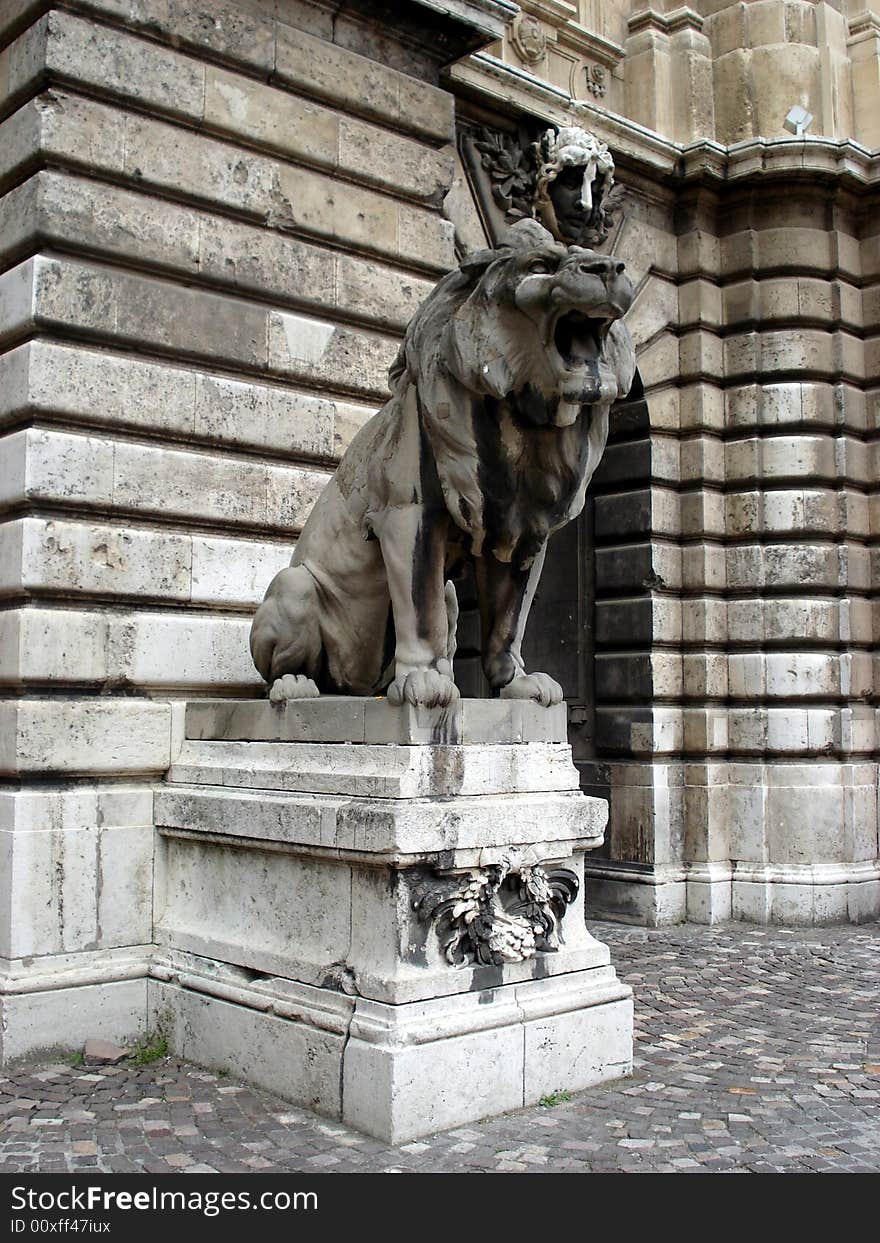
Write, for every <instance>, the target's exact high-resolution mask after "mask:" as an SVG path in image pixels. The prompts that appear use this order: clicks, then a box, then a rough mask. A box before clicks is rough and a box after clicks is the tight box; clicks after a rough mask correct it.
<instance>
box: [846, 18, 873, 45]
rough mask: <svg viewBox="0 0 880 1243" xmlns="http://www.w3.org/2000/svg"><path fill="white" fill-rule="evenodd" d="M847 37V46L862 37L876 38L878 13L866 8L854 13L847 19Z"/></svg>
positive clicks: (857, 41) (860, 39) (859, 40)
mask: <svg viewBox="0 0 880 1243" xmlns="http://www.w3.org/2000/svg"><path fill="white" fill-rule="evenodd" d="M849 35H850V37H849V39H848V40H847V46H848V47H851V46H852V45H853V44H854V43H861V42H862V40H863V39H876V38H878V37H880V14H877V13H874V12H872V11H871V10H870V9H866V10H865V11H864V12H863V13H858V14H856V16H855V17H851V18H850V19H849Z"/></svg>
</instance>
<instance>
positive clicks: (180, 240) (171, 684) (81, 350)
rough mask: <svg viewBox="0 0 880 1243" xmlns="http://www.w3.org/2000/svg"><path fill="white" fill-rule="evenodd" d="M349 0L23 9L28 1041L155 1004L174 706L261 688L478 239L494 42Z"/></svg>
mask: <svg viewBox="0 0 880 1243" xmlns="http://www.w3.org/2000/svg"><path fill="white" fill-rule="evenodd" d="M336 7H338V6H336ZM465 8H467V6H465ZM356 9H357V6H353V9H352V6H349V12H348V13H347V14H342V15H340V14H338V13H336V14H334V13H333V12H331V11H330V10H329V9H325V8H319V7H312V6H310V5H308V4H300V3H297V2H296V0H283V2H282V3H280V4H276V3H274V2H271V3H270V2H265V3H264V2H262V0H252V2H250V3H236V4H232V3H223V2H219V3H211V4H200V3H189V2H188V0H89V3H83V4H70V5H67V4H58V5H52V6H49V5H48V4H46V3H27V2H25V0H14V2H13V3H11V4H5V5H4V6H3V7H2V13H0V18H2V26H0V46H2V47H3V51H2V52H0V109H2V111H0V116H2V124H0V191H2V195H3V197H2V200H0V264H2V274H0V432H2V437H0V597H2V611H0V683H2V694H3V700H2V703H0V739H2V741H0V849H2V851H3V853H4V860H5V863H6V864H7V866H5V867H4V868H3V869H2V882H0V883H2V890H0V958H2V960H3V963H2V965H3V970H4V974H5V976H6V985H5V987H6V988H7V996H6V998H5V1001H4V1007H5V1015H4V1027H5V1029H6V1034H5V1046H4V1053H5V1055H6V1056H12V1055H15V1054H16V1053H17V1052H19V1051H20V1048H19V1044H18V1043H17V1041H18V1039H19V1037H18V1035H17V1034H16V1033H19V1032H21V1031H22V1029H23V1028H22V1025H23V1023H24V1025H25V1026H28V1025H29V1026H30V1027H33V1026H34V1022H33V1021H32V1020H33V1016H35V1015H36V1016H38V1017H39V1020H40V1021H39V1026H40V1030H41V1032H42V1036H41V1039H42V1042H43V1043H44V1044H47V1045H49V1044H52V1043H53V1042H54V1041H55V1040H56V1039H58V1038H60V1037H62V1036H63V1039H64V1040H65V1042H69V1041H70V1040H75V1039H78V1038H81V1037H82V1036H84V1035H88V1034H90V1032H92V1031H93V1030H94V1023H92V1020H91V1013H92V1012H91V1005H92V1003H93V1002H94V1004H98V1002H97V1000H96V999H98V998H100V1005H101V1006H102V1007H103V1008H104V1010H105V1011H106V1010H107V1007H109V1008H110V1009H109V1011H108V1012H107V1013H105V1014H104V1018H103V1020H102V1026H103V1031H104V1033H105V1034H107V1035H111V1036H112V1035H113V1034H114V1033H115V1034H117V1035H123V1034H126V1032H128V1031H129V1029H130V1028H131V1025H132V1015H133V1014H137V1013H142V1012H143V998H144V989H145V976H146V970H147V968H146V962H147V948H146V947H147V946H148V943H149V942H150V941H151V936H152V934H151V876H152V862H151V860H152V840H153V828H152V823H153V820H152V794H151V789H152V784H153V783H154V782H155V780H156V779H157V778H159V777H160V776H161V775H162V774H163V773H164V771H165V770H166V769H167V767H168V764H169V761H170V758H171V756H172V754H173V751H174V748H175V745H176V738H177V736H178V732H179V730H178V727H179V712H178V705H179V704H180V702H181V701H182V700H183V699H185V698H192V697H193V696H198V695H202V694H206V693H211V694H216V693H218V692H219V693H222V694H224V695H252V694H253V693H255V692H256V691H257V690H258V689H259V687H260V685H261V684H260V680H259V678H258V676H257V674H256V671H255V670H254V668H253V667H252V665H251V662H250V657H249V653H248V646H247V636H248V630H249V625H250V614H251V612H252V610H253V607H254V606H255V604H256V603H257V602H258V601H259V600H260V599H261V598H262V595H263V593H264V591H265V588H266V586H267V585H268V582H269V580H270V579H271V577H272V576H273V574H274V573H275V572H276V571H277V570H278V569H280V568H281V567H282V566H284V565H286V564H287V562H288V561H289V558H290V554H291V551H292V547H293V542H294V541H295V539H296V535H297V532H298V530H299V528H300V527H301V525H302V523H303V521H304V519H305V517H306V515H307V514H308V511H309V508H310V506H311V504H312V502H313V501H314V499H315V497H316V496H317V495H318V492H319V491H320V489H321V488H322V487H323V485H324V483H325V481H326V479H327V477H328V474H329V473H330V472H331V471H332V469H333V467H334V464H335V462H336V461H337V460H338V458H339V456H340V454H341V452H342V450H343V449H344V448H345V446H346V445H347V443H348V442H349V440H350V438H351V436H352V435H353V433H354V432H355V431H356V430H357V428H358V427H360V426H361V424H362V423H363V422H364V420H365V419H366V418H368V417H369V415H370V414H371V413H372V412H373V410H374V409H375V408H376V407H377V406H378V405H379V404H380V403H381V401H382V400H383V398H384V395H385V392H386V370H387V367H388V365H389V363H390V362H391V360H392V359H393V357H394V355H395V353H396V351H397V348H398V345H399V342H400V338H401V335H402V330H403V328H404V326H405V324H406V322H407V320H408V318H409V316H410V315H411V313H412V311H413V310H414V309H415V307H416V306H417V305H418V303H419V302H420V301H421V299H422V298H423V297H424V296H425V294H426V293H427V292H428V291H429V289H430V288H431V287H432V286H433V284H434V282H435V281H436V279H437V278H438V276H440V275H441V274H442V273H443V272H445V271H446V270H447V269H448V268H449V267H450V266H451V265H452V264H453V263H454V255H453V244H452V226H451V225H450V224H449V223H448V221H446V220H445V219H444V217H443V216H442V214H441V210H440V208H441V204H442V198H443V194H444V193H445V190H446V188H447V186H448V182H449V180H450V178H451V169H452V161H451V155H450V152H449V150H448V145H449V143H450V141H451V139H452V136H453V103H452V99H451V97H450V96H449V95H448V94H447V93H446V92H445V91H443V90H441V89H439V87H438V86H437V85H436V80H437V72H438V58H440V57H442V56H443V55H450V54H451V53H450V50H449V49H450V46H452V45H454V44H455V40H456V38H458V39H463V38H464V36H463V35H462V31H466V33H467V37H468V38H471V37H472V36H473V33H474V32H473V30H471V29H470V28H469V27H468V26H467V23H466V22H460V23H459V25H458V26H455V25H454V24H452V23H450V22H447V24H446V25H442V23H440V19H439V18H437V19H436V22H435V27H434V29H432V28H431V22H430V21H428V20H427V19H426V21H425V23H423V26H424V28H423V29H421V28H419V29H421V34H420V36H419V37H416V35H417V34H418V31H416V33H413V31H410V33H409V35H408V36H407V37H403V35H402V34H400V32H398V31H397V30H396V29H390V30H387V31H384V32H383V31H382V30H381V29H380V28H377V26H376V24H375V23H370V22H365V21H362V20H360V19H359V16H358V13H357V11H356ZM404 26H405V23H404V21H403V19H401V28H403V27H404ZM398 35H399V36H400V37H398ZM419 38H420V39H421V43H420V42H419ZM478 41H479V40H478ZM13 912H14V913H15V914H14V918H13ZM108 982H109V983H110V985H112V986H111V987H109V989H108V988H103V989H101V988H99V987H98V986H99V985H101V986H103V985H106V984H108ZM67 985H70V986H73V985H75V986H76V988H77V990H78V991H77V993H76V996H77V998H79V999H80V1000H81V1002H82V1005H81V1006H80V1009H79V1010H78V1011H77V1013H78V1014H79V1015H80V1017H81V1019H82V1024H81V1025H80V1027H81V1030H80V1028H77V1026H76V1022H73V1025H72V1026H71V1022H72V1020H70V1019H69V1007H68V1009H67V1010H66V1011H65V1014H66V1015H67V1016H68V1017H65V1018H64V1020H63V1024H62V1026H63V1031H62V1030H61V1029H60V1028H59V1025H58V1023H57V1022H56V1023H54V1024H53V1021H52V1018H51V1016H52V1014H53V1013H56V1011H55V1010H53V1002H52V998H53V995H54V990H57V989H59V988H62V987H65V986H67ZM114 999H115V1000H114ZM65 1004H66V1003H65ZM61 1013H62V1011H61V1009H58V1010H57V1014H58V1015H60V1014H61ZM27 1016H30V1018H28V1017H27ZM19 1020H21V1021H19ZM25 1020H26V1021H25ZM74 1029H76V1030H74Z"/></svg>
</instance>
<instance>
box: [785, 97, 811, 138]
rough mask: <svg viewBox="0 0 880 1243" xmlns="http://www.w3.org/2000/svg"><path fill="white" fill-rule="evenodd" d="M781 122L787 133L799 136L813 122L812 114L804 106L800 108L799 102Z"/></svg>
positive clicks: (804, 132)
mask: <svg viewBox="0 0 880 1243" xmlns="http://www.w3.org/2000/svg"><path fill="white" fill-rule="evenodd" d="M783 124H784V125H785V128H786V129H787V130H788V131H789V133H791V134H795V135H796V136H797V137H798V138H800V137H801V136H802V135H803V134H806V132H807V130H808V129H809V128H810V126H811V125H812V124H813V114H812V112H807V110H806V108H802V107H801V105H800V104H795V106H794V107H793V108H792V109H791V111H790V112H789V114H788V116H787V117H786V118H785V121H784V122H783Z"/></svg>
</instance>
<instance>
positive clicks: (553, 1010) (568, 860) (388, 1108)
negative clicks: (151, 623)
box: [150, 697, 632, 1143]
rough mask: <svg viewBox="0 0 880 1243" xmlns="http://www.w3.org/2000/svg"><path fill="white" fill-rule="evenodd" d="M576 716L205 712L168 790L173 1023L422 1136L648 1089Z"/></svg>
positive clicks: (164, 884) (266, 1078)
mask: <svg viewBox="0 0 880 1243" xmlns="http://www.w3.org/2000/svg"><path fill="white" fill-rule="evenodd" d="M565 729H566V722H565V711H564V709H559V710H555V709H549V710H548V709H542V708H539V707H538V706H537V705H533V704H515V703H508V702H503V701H476V700H466V701H463V702H462V703H461V704H459V705H456V706H454V707H453V708H451V709H448V710H431V711H428V710H410V709H404V710H400V709H394V708H391V707H389V705H388V704H387V703H386V702H385V701H384V700H348V699H334V698H329V697H328V698H322V699H318V700H309V701H300V702H298V703H292V704H289V705H287V706H286V707H285V706H278V707H275V706H272V705H269V704H267V703H264V702H261V703H255V704H251V703H232V704H230V703H228V702H226V703H200V704H195V705H191V707H190V709H189V713H188V717H187V730H186V733H187V740H186V741H185V743H184V745H183V748H182V751H181V753H180V755H179V757H178V760H177V762H176V763H175V764H174V765H173V767H172V769H171V771H170V773H169V779H168V782H167V784H166V786H165V788H164V789H163V790H161V791H160V792H159V793H158V794H157V796H156V824H157V828H158V830H159V834H160V846H159V848H158V850H157V869H156V883H155V903H156V910H155V915H156V918H155V937H156V941H157V945H158V948H157V955H158V956H157V958H156V959H155V961H154V964H153V968H152V972H151V974H152V977H153V979H152V980H151V984H150V988H151V1003H150V1004H151V1007H152V1014H153V1018H152V1020H151V1021H152V1022H153V1024H154V1025H155V1026H159V1027H161V1028H162V1029H163V1030H164V1031H165V1032H166V1034H167V1035H168V1037H169V1040H170V1042H171V1045H172V1047H173V1048H175V1049H176V1050H177V1051H178V1052H179V1053H180V1054H182V1055H184V1056H187V1057H190V1058H192V1059H194V1060H196V1061H200V1062H203V1063H208V1064H213V1065H218V1066H224V1067H226V1068H228V1069H229V1070H231V1071H234V1073H236V1074H239V1075H242V1076H244V1077H245V1078H247V1079H249V1080H250V1081H251V1082H254V1083H256V1084H259V1085H260V1086H262V1087H265V1088H269V1089H271V1090H273V1091H276V1092H278V1093H280V1094H282V1095H284V1096H286V1097H288V1098H289V1099H291V1100H293V1101H296V1102H297V1103H299V1104H302V1105H305V1106H308V1107H309V1108H311V1109H314V1110H316V1111H317V1112H320V1113H323V1114H326V1115H328V1116H330V1117H335V1118H341V1119H342V1120H344V1121H346V1122H348V1123H350V1124H351V1125H353V1126H355V1127H358V1128H360V1129H362V1130H364V1131H367V1132H369V1133H370V1134H374V1135H378V1136H381V1137H382V1138H383V1139H386V1140H388V1141H390V1142H394V1143H399V1142H404V1141H406V1140H409V1139H413V1138H415V1137H416V1136H418V1135H423V1134H427V1133H429V1132H431V1131H434V1130H438V1129H442V1128H444V1127H450V1126H455V1125H458V1124H460V1123H463V1122H466V1121H473V1120H475V1119H477V1118H481V1117H485V1116H487V1115H491V1114H494V1113H500V1112H503V1111H505V1110H509V1109H514V1108H518V1107H520V1106H523V1105H527V1104H530V1103H533V1102H535V1101H537V1100H539V1099H540V1098H541V1097H542V1096H544V1095H546V1094H548V1093H552V1092H554V1091H556V1090H558V1089H568V1090H576V1089H580V1088H583V1087H586V1086H587V1085H589V1084H591V1083H596V1082H599V1081H602V1080H605V1079H609V1078H615V1077H618V1076H620V1075H624V1074H627V1073H629V1070H630V1068H631V1063H632V1004H631V998H630V990H629V988H627V987H626V986H625V985H623V984H621V983H620V981H619V980H618V979H617V977H616V975H615V973H614V970H613V968H612V967H611V966H610V962H609V953H608V950H607V948H606V947H605V946H604V945H602V944H601V943H599V942H598V941H596V940H595V939H594V938H592V937H591V936H590V935H589V933H588V932H587V930H586V927H585V924H584V919H583V908H582V901H581V897H580V892H579V891H580V888H581V885H582V878H583V852H584V851H585V850H588V849H591V848H593V847H595V846H597V845H599V844H600V843H601V841H602V832H603V828H604V824H605V819H606V807H605V804H604V802H603V801H602V800H599V799H591V798H587V797H585V796H584V795H582V794H581V793H580V791H579V789H578V777H577V772H576V770H575V768H574V766H573V765H572V763H571V757H570V752H569V748H568V746H567V743H566V742H565Z"/></svg>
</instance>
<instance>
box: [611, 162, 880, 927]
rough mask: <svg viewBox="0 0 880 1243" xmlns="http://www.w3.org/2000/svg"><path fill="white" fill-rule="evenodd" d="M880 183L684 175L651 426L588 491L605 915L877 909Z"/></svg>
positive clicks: (804, 172) (849, 172)
mask: <svg viewBox="0 0 880 1243" xmlns="http://www.w3.org/2000/svg"><path fill="white" fill-rule="evenodd" d="M874 163H875V162H874V161H871V160H870V159H868V158H866V157H864V156H859V155H858V153H857V152H856V151H855V150H853V149H849V150H848V149H847V148H846V146H845V145H844V144H839V145H838V144H831V143H823V142H822V141H821V140H812V141H808V142H806V143H803V142H792V141H788V142H786V141H784V140H783V141H781V142H777V143H763V142H761V143H757V142H756V143H753V144H750V145H749V144H744V145H742V146H740V147H739V148H734V149H733V150H732V151H730V152H729V153H727V155H726V156H725V157H724V159H723V160H720V159H719V161H718V163H717V165H715V166H714V167H713V165H712V162H711V161H708V160H707V159H706V157H705V155H701V156H698V155H697V152H696V150H695V151H694V152H693V154H692V156H691V157H690V158H689V157H688V156H685V165H684V172H683V177H682V181H681V184H680V188H679V190H678V192H677V194H676V201H675V205H674V211H673V210H670V211H669V212H668V213H667V215H666V217H665V221H666V226H665V227H666V229H667V230H668V232H667V237H670V238H672V237H673V236H674V244H675V255H674V259H673V260H672V269H673V273H674V279H675V281H676V288H675V297H674V298H669V297H664V294H663V292H662V289H661V287H660V284H659V282H661V281H663V280H664V279H665V274H664V272H663V270H662V266H663V265H662V260H661V263H660V264H659V265H658V268H659V270H655V271H653V272H652V273H651V275H650V278H649V282H648V283H647V284H646V286H645V293H644V300H645V301H646V302H647V303H649V304H650V305H651V306H652V307H653V308H654V310H655V312H658V308H661V307H669V309H670V314H669V316H668V318H667V322H666V324H665V325H664V324H662V320H663V319H664V318H666V316H665V314H659V313H658V314H656V315H655V321H654V322H655V329H656V330H655V332H654V333H653V335H651V336H650V337H648V338H645V337H644V336H643V335H642V336H641V337H640V339H639V338H637V339H638V343H639V346H640V351H639V366H640V372H641V377H642V380H643V382H644V385H645V392H646V397H647V410H646V411H645V412H644V417H643V418H642V420H641V421H637V422H636V424H635V425H633V424H632V423H630V424H629V425H627V423H626V421H625V420H624V421H623V422H622V423H621V424H619V426H618V429H617V433H616V436H615V437H614V438H613V440H612V444H611V446H610V448H609V451H608V454H607V457H606V459H605V461H604V463H603V466H602V469H601V473H600V474H599V475H597V479H596V484H597V495H596V498H595V507H596V535H597V545H598V546H597V554H596V566H597V570H596V594H597V649H598V650H597V659H596V686H597V700H598V708H597V727H596V745H597V752H598V755H599V757H601V758H602V759H604V760H605V761H606V762H607V767H606V768H605V773H606V775H607V779H608V781H609V786H610V797H611V805H612V811H611V822H610V840H609V843H608V854H609V858H608V860H606V861H601V862H599V861H595V860H594V861H592V862H590V863H589V864H588V870H589V871H590V872H591V874H592V877H593V882H592V899H593V902H594V909H604V910H605V911H607V912H609V913H613V914H617V915H620V916H622V917H624V918H628V919H633V920H638V921H647V922H667V921H675V920H680V919H684V918H688V919H692V920H698V921H701V922H702V921H710V922H711V921H714V920H719V919H726V918H730V917H731V916H733V917H734V918H744V919H747V920H754V921H756V922H770V921H774V922H798V923H800V922H807V923H809V922H829V921H833V920H847V919H850V920H853V921H858V920H862V919H867V918H875V917H876V915H877V913H878V911H880V850H878V827H877V826H878V808H877V755H878V751H880V743H878V739H877V735H876V724H877V722H876V715H877V714H876V708H875V702H876V689H877V688H876V684H875V667H876V658H875V656H874V650H873V649H874V645H875V641H876V640H875V634H876V620H875V618H876V608H877V605H876V592H877V577H876V557H875V550H874V547H873V545H874V542H875V540H876V535H877V528H876V514H875V508H876V503H877V501H876V494H877V479H878V472H877V462H876V456H875V454H876V439H877V429H878V415H880V406H878V354H877V342H878V318H877V308H878V301H877V299H878V264H877V239H878V232H877V230H878V226H877V213H876V192H875V190H874V189H873V177H874V176H875V173H874V172H873V169H874ZM644 213H645V208H644V205H642V206H640V207H636V208H635V209H634V214H635V215H639V214H641V215H644ZM641 249H642V252H643V253H644V252H648V253H653V254H661V255H662V254H666V253H667V251H666V250H664V249H663V248H662V247H660V246H659V245H658V244H657V243H655V244H654V245H653V246H650V247H649V246H647V245H645V246H643V247H642V248H641ZM617 250H618V253H621V254H622V256H623V257H624V258H627V261H628V262H631V260H630V259H629V256H628V255H627V244H626V235H625V232H624V233H622V234H621V237H620V241H619V245H618V247H617ZM667 262H668V260H667ZM651 286H653V288H652V287H651ZM638 308H639V301H637V302H636V304H635V307H634V315H635V327H636V329H637V330H639V329H640V326H641V319H640V316H639V311H638Z"/></svg>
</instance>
